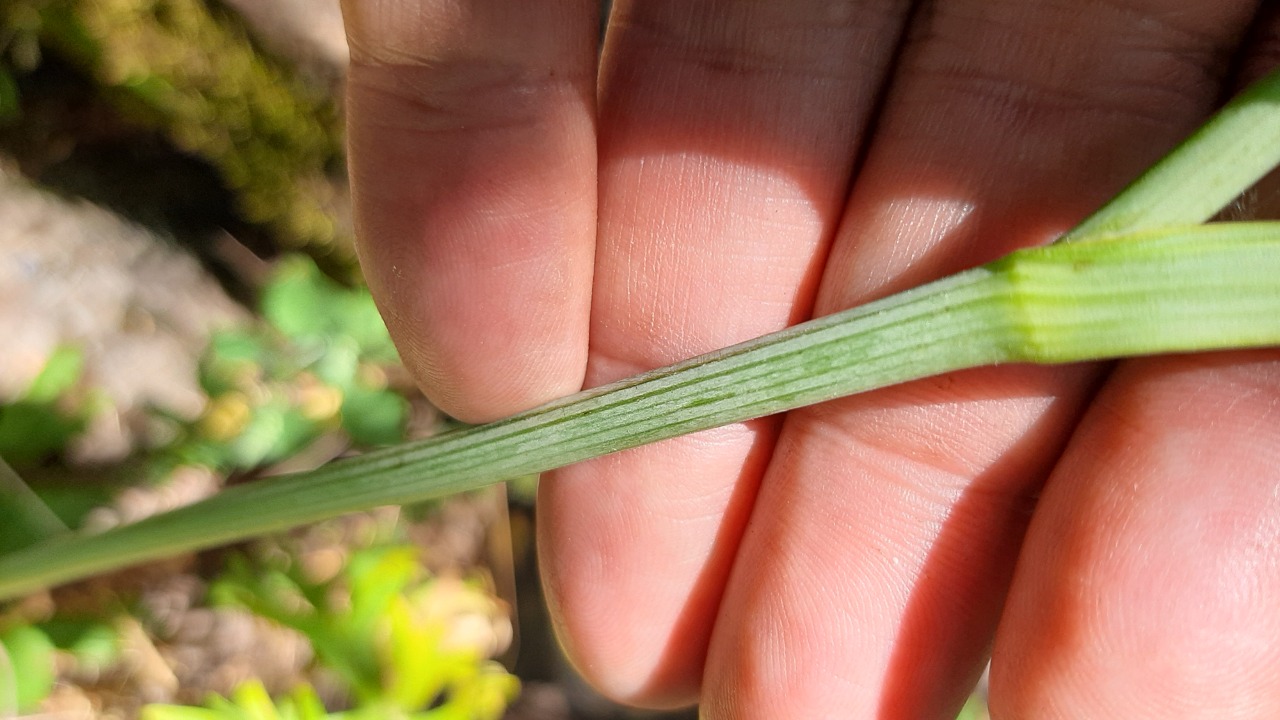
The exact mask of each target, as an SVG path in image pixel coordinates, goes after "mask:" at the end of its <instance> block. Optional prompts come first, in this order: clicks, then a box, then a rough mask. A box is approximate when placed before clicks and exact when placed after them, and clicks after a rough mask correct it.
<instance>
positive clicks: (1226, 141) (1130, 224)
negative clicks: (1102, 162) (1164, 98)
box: [1060, 70, 1280, 242]
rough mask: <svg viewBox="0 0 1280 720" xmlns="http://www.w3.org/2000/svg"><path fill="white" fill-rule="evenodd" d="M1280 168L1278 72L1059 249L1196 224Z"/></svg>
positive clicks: (1226, 109)
mask: <svg viewBox="0 0 1280 720" xmlns="http://www.w3.org/2000/svg"><path fill="white" fill-rule="evenodd" d="M1277 165H1280V70H1276V71H1273V72H1271V73H1270V74H1268V75H1266V76H1265V77H1263V78H1262V79H1261V80H1259V81H1258V82H1256V83H1254V84H1253V85H1251V86H1250V87H1249V88H1248V89H1246V90H1245V91H1244V92H1242V93H1240V94H1239V95H1237V96H1236V97H1235V98H1233V99H1232V100H1231V102H1229V103H1227V104H1226V105H1225V106H1224V107H1223V108H1222V109H1221V110H1219V111H1218V113H1217V114H1216V115H1214V116H1213V117H1212V118H1210V119H1209V121H1208V122H1207V123H1205V124H1204V125H1203V126H1202V127H1201V128H1200V129H1199V130H1197V131H1196V132H1195V133H1193V134H1192V135H1191V137H1189V138H1187V139H1186V140H1185V141H1183V142H1182V144H1181V145H1179V146H1178V147H1177V148H1175V149H1174V150H1173V152H1171V153H1169V154H1168V155H1166V156H1165V157H1164V158H1163V159H1162V160H1160V162H1158V163H1156V164H1155V165H1153V166H1152V167H1151V168H1150V169H1148V170H1147V171H1146V172H1145V173H1143V174H1142V175H1141V176H1140V177H1139V178H1138V179H1137V180H1135V181H1134V182H1133V183H1131V184H1130V185H1129V186H1128V187H1127V188H1125V189H1124V190H1122V191H1120V194H1119V195H1116V197H1115V198H1113V199H1112V200H1111V202H1108V203H1107V204H1106V206H1104V207H1103V208H1102V209H1101V210H1099V211H1097V212H1095V213H1094V214H1093V215H1090V216H1089V217H1088V218H1086V219H1085V220H1084V222H1082V223H1080V224H1079V225H1077V226H1076V227H1075V228H1073V229H1072V230H1071V232H1069V233H1067V234H1066V235H1064V236H1063V237H1062V238H1061V239H1060V242H1061V241H1072V240H1079V239H1082V238H1086V237H1090V236H1093V235H1099V234H1105V233H1117V232H1132V231H1134V230H1141V229H1145V228H1156V227H1170V226H1175V225H1194V224H1197V223H1202V222H1205V221H1207V220H1209V219H1210V218H1212V217H1213V216H1214V215H1217V214H1218V212H1219V211H1221V210H1222V208H1224V207H1226V206H1227V205H1228V204H1229V203H1231V201H1233V200H1235V199H1236V198H1237V197H1239V196H1240V194H1241V193H1242V192H1244V191H1245V190H1246V189H1248V188H1249V187H1252V186H1253V184H1254V183H1256V182H1258V180H1260V179H1262V177H1263V176H1264V175H1266V174H1267V173H1268V172H1270V171H1271V170H1272V169H1273V168H1275V167H1276V166H1277Z"/></svg>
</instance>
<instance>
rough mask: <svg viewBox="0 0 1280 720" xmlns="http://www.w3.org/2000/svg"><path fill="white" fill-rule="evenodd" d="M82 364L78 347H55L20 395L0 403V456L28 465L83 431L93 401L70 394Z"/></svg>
mask: <svg viewBox="0 0 1280 720" xmlns="http://www.w3.org/2000/svg"><path fill="white" fill-rule="evenodd" d="M83 367H84V355H83V354H82V353H81V352H80V351H79V350H77V349H75V348H71V347H62V348H59V349H57V350H55V351H54V352H53V354H52V355H50V357H49V359H48V361H46V363H45V366H44V369H43V370H41V371H40V374H39V375H37V376H36V378H35V380H33V381H32V383H31V385H30V386H29V387H28V388H27V390H26V391H25V392H23V394H22V395H21V396H20V397H18V398H17V399H16V400H14V401H13V402H11V403H9V404H3V405H0V457H3V458H5V459H6V460H8V461H9V462H11V463H13V464H14V465H18V466H22V465H31V464H33V463H35V462H37V461H39V460H42V459H44V458H46V457H48V456H50V455H55V454H57V453H59V452H61V451H62V450H63V449H65V448H66V445H67V443H68V442H69V441H70V440H71V439H72V438H73V437H75V436H76V435H77V434H79V433H80V432H81V431H82V430H84V427H85V424H86V422H87V421H88V418H89V416H90V415H91V414H92V411H93V403H91V402H87V401H85V400H84V399H83V398H77V397H73V396H72V390H74V389H75V387H76V385H77V383H79V381H80V375H81V372H82V370H83Z"/></svg>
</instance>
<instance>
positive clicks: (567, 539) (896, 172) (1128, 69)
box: [345, 0, 1280, 718]
mask: <svg viewBox="0 0 1280 720" xmlns="http://www.w3.org/2000/svg"><path fill="white" fill-rule="evenodd" d="M345 5H346V7H345V13H346V18H347V25H348V33H349V38H350V42H351V49H352V68H351V73H350V77H349V130H350V152H351V156H350V162H351V174H352V181H353V190H354V197H355V217H356V222H357V231H358V234H359V236H360V240H361V244H360V253H361V260H362V262H363V264H364V268H365V271H366V274H367V276H368V278H369V283H370V285H371V287H372V289H373V291H374V293H375V297H376V298H377V300H378V302H379V305H380V307H381V309H382V311H383V313H384V315H385V316H386V318H387V321H388V324H389V325H390V328H391V331H392V333H393V335H394V337H395V338H396V341H397V344H398V346H399V347H400V349H401V351H402V353H403V356H404V359H405V361H406V362H407V363H408V365H409V366H410V368H411V369H412V370H413V371H414V372H415V374H416V375H417V377H418V378H419V380H420V382H421V384H422V385H423V388H424V390H425V391H426V392H427V394H428V396H429V397H431V398H432V400H433V401H435V402H436V403H437V404H439V405H440V406H441V407H442V408H443V409H444V410H446V411H447V412H449V413H450V414H452V415H454V416H456V417H459V418H462V419H464V420H468V421H484V420H490V419H494V418H498V417H502V416H505V415H508V414H510V413H512V412H515V411H518V410H522V409H525V408H527V407H530V406H532V405H535V404H537V403H539V402H542V401H545V400H549V399H551V398H554V397H557V396H560V395H563V394H566V393H568V392H571V391H573V390H576V389H578V388H579V387H580V386H582V385H584V384H585V385H587V386H592V385H597V384H600V383H603V382H607V381H609V380H613V379H616V378H619V377H623V376H626V375H630V374H632V373H634V372H636V371H639V370H643V369H648V368H651V367H656V366H659V365H664V364H667V363H670V362H672V361H675V360H678V359H681V358H684V357H687V356H690V355H693V354H696V353H700V352H704V351H708V350H712V349H715V348H718V347H722V346H725V345H728V344H731V343H734V342H737V341H740V340H744V339H747V338H750V337H754V336H757V335H761V334H763V333H766V332H770V331H773V330H777V329H779V328H781V327H784V326H786V325H788V324H791V323H795V322H797V321H800V320H802V319H804V318H807V317H810V316H812V315H815V314H825V313H829V312H832V311H835V310H838V309H842V308H845V307H850V306H852V305H855V304H859V303H862V302H865V301H867V300H871V299H874V298H878V297H882V296H884V295H886V294H889V293H892V292H895V291H898V290H902V289H905V288H908V287H911V286H914V285H917V284H919V283H922V282H925V281H928V280H931V279H934V278H937V277H940V276H942V275H945V274H949V273H951V272H954V271H957V270H959V269H962V268H964V267H968V266H971V265H974V264H977V263H980V262H983V261H986V260H990V259H993V258H995V257H998V256H1000V255H1003V254H1004V253H1006V252H1008V251H1009V250H1011V249H1013V248H1016V247H1020V246H1024V245H1032V244H1038V243H1044V242H1047V241H1049V240H1051V239H1053V238H1054V237H1055V236H1056V235H1058V234H1059V233H1061V232H1063V231H1065V230H1066V229H1068V228H1069V227H1071V226H1072V225H1073V224H1074V223H1076V222H1078V221H1079V220H1080V219H1081V218H1083V217H1084V216H1085V215H1086V214H1088V213H1089V212H1090V211H1091V210H1093V209H1094V208H1096V207H1097V206H1098V205H1100V204H1101V203H1102V202H1103V201H1105V200H1106V199H1107V198H1108V197H1109V196H1111V195H1113V194H1114V193H1116V192H1117V191H1118V190H1119V189H1120V188H1121V187H1122V186H1123V185H1124V184H1125V183H1126V182H1128V181H1129V180H1131V179H1132V178H1133V177H1134V175H1135V174H1136V173H1137V172H1139V171H1140V170H1141V169H1143V168H1144V167H1146V166H1148V165H1150V164H1151V163H1152V162H1154V161H1155V160H1156V159H1158V158H1159V157H1160V156H1161V155H1162V154H1164V153H1165V152H1167V151H1168V150H1169V149H1170V148H1172V147H1173V146H1174V145H1175V144H1176V143H1177V142H1178V141H1179V140H1180V139H1181V138H1182V137H1184V136H1185V135H1186V134H1187V133H1188V132H1190V131H1191V130H1192V129H1194V128H1195V127H1196V126H1197V125H1198V124H1200V123H1201V122H1202V121H1203V120H1204V118H1205V117H1206V116H1207V115H1208V114H1209V113H1210V112H1211V111H1212V110H1213V109H1214V108H1215V107H1217V106H1218V105H1219V104H1220V103H1221V101H1222V100H1223V99H1224V98H1225V97H1226V96H1227V95H1228V94H1230V93H1231V92H1232V91H1234V90H1235V89H1237V88H1239V87H1240V86H1241V85H1242V84H1243V83H1244V82H1246V81H1247V80H1248V79H1251V78H1253V77H1256V76H1257V75H1259V74H1261V73H1262V72H1264V71H1265V70H1268V69H1270V68H1273V67H1275V66H1276V65H1277V64H1278V63H1280V12H1278V11H1277V5H1276V4H1275V3H1262V2H1258V1H1254V0H1250V1H1246V0H1197V1H1195V2H1191V1H1188V0H1108V1H1106V2H1103V1H1101V0H1077V1H1072V2H1066V1H1064V0H1057V1H1049V0H935V1H934V2H930V3H923V4H921V5H920V7H913V4H912V3H911V2H905V1H900V0H861V1H855V2H845V3H838V2H814V1H810V0H777V1H776V2H763V1H759V2H744V1H742V0H734V1H730V0H725V1H723V2H690V1H689V0H670V1H658V0H636V1H635V2H618V3H616V6H615V10H614V16H613V17H612V18H611V20H610V27H609V31H608V33H607V35H606V39H605V40H604V44H603V47H602V48H600V52H601V56H600V57H601V59H600V62H599V64H598V65H597V50H598V48H597V38H598V34H599V20H598V17H597V15H596V11H595V4H594V3H593V2H584V1H581V0H573V1H570V0H561V1H557V2H530V3H512V2H500V1H498V0H483V1H482V0H471V1H467V0H453V1H451V2H445V1H443V0H349V1H348V2H346V3H345ZM1277 428H1280V353H1277V352H1274V351H1254V352H1247V353H1233V354H1226V353H1219V354H1204V355H1197V356H1185V357H1164V358H1155V359H1146V360H1133V361H1126V362H1123V363H1120V364H1118V365H1115V366H1105V367H1102V366H1092V365H1078V366H1071V367H1055V368H1037V367H1004V368H995V369H980V370H972V371H966V372H961V373H955V374H952V375H948V376H943V377H938V378H932V379H928V380H923V381H919V382H914V383H909V384H906V385H901V386H897V387H894V388H890V389H886V390H883V391H878V392H874V393H869V394H866V395H860V396H855V397H852V398H847V399H844V400H840V401H836V402H831V403H826V404H823V405H818V406H814V407H811V408H807V409H804V410H801V411H795V412H792V413H790V414H789V415H787V416H786V417H785V418H783V417H772V418H766V419H762V420H757V421H752V422H749V423H744V424H739V425H734V426H729V427H726V428H721V429H718V430H713V431H709V432H705V433H701V434H696V435H692V436H687V437H683V438H679V439H676V440H671V441H667V442H663V443H660V444H657V445H654V446H649V447H645V448H640V449H637V450H632V451H628V452H624V453H621V454H617V455H613V456H608V457H605V458H601V459H598V460H594V461H591V462H588V463H583V464H580V465H576V466H572V467H569V468H566V469H564V470H560V471H557V472H556V473H553V474H551V475H550V476H549V477H547V478H545V480H544V482H543V483H542V486H541V488H540V497H539V504H538V512H539V549H540V554H541V560H542V563H543V572H544V576H545V578H546V589H547V595H548V599H549V601H550V603H551V607H552V612H553V615H554V618H555V621H556V625H557V628H558V630H559V632H560V637H561V640H562V641H563V643H564V644H565V646H566V648H567V649H568V651H569V652H570V655H571V656H572V658H573V660H574V662H575V664H576V665H577V667H578V668H579V669H580V670H581V671H582V672H583V674H584V675H585V676H586V677H587V678H588V679H589V680H590V681H591V682H592V683H593V684H595V685H596V686H597V687H598V688H600V689H601V690H602V691H604V692H605V693H607V694H608V695H610V696H612V697H614V698H617V699H619V700H622V701H626V702H630V703H635V704H640V705H646V706H653V707H672V706H679V705H685V704H690V703H693V702H700V703H701V707H702V712H703V714H704V715H705V716H706V717H708V718H791V717H795V718H819V717H833V718H862V717H867V718H935V717H936V718H944V717H948V716H950V715H952V714H953V713H954V712H955V710H956V709H957V708H958V707H959V705H960V704H961V702H962V701H963V698H964V696H965V695H966V693H967V692H968V691H969V689H970V688H971V687H972V685H973V682H974V680H975V679H976V677H977V675H978V673H979V672H980V671H981V668H982V665H983V663H984V661H985V660H986V659H987V657H988V656H989V655H990V656H991V658H992V663H993V665H992V676H991V693H992V696H991V702H992V710H993V713H994V714H995V715H996V716H997V717H1010V718H1030V717H1035V718H1039V717H1049V718H1056V717H1061V718H1079V717H1090V718H1112V717H1114V718H1145V717H1153V718H1166V717H1167V718H1172V717H1177V718H1193V717H1211V718H1275V717H1280V674H1278V673H1276V672H1274V670H1275V668H1276V667H1280V604H1277V603H1276V602H1275V600H1274V599H1275V598H1276V597H1280V441H1277V434H1276V433H1277Z"/></svg>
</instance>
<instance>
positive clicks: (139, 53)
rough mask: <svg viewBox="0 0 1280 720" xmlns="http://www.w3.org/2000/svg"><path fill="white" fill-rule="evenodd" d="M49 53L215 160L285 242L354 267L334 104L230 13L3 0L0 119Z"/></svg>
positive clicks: (194, 0) (120, 105)
mask: <svg viewBox="0 0 1280 720" xmlns="http://www.w3.org/2000/svg"><path fill="white" fill-rule="evenodd" d="M45 53H53V54H57V55H58V56H59V57H61V58H63V59H65V60H67V61H68V62H69V63H71V64H72V65H74V66H76V67H78V68H79V69H80V71H81V72H83V73H85V74H86V75H88V76H89V77H91V78H92V80H93V82H94V83H95V84H96V85H97V86H98V87H100V88H101V89H102V91H103V94H104V96H105V98H106V99H107V100H108V101H109V102H110V103H111V104H112V105H114V106H115V107H116V108H117V110H118V111H119V112H120V113H121V114H122V115H124V116H126V117H128V118H131V119H132V120H134V121H137V122H140V123H143V124H144V125H147V126H149V127H153V128H156V129H159V130H160V131H162V132H163V133H164V134H165V135H166V136H167V137H168V138H169V139H170V141H172V142H173V143H174V145H176V146H177V147H178V148H180V149H182V150H184V151H186V152H189V153H191V154H193V155H195V156H197V157H200V158H203V159H204V160H205V161H207V162H208V163H210V164H211V165H213V166H214V167H215V168H217V170H218V172H219V173H220V175H221V176H222V179H223V181H224V182H225V183H226V184H227V186H228V187H229V188H231V189H232V191H233V192H234V193H235V195H236V198H237V201H238V205H239V211H240V212H241V213H242V214H243V216H244V217H245V219H247V220H248V221H250V222H253V223H257V224H259V225H261V226H264V227H267V228H269V229H270V230H271V232H272V233H273V235H274V236H275V237H276V239H277V241H278V242H280V243H281V244H282V245H283V246H284V247H286V248H289V247H292V248H298V249H305V250H307V252H309V253H312V254H314V255H316V256H317V257H322V258H325V260H326V262H327V263H329V265H330V266H332V267H333V268H335V269H336V268H341V269H342V270H344V271H347V272H350V271H353V270H354V266H355V257H354V252H353V250H352V246H351V244H350V241H349V238H346V237H344V234H343V233H342V232H340V230H339V229H338V227H337V225H335V223H334V220H333V217H334V214H335V211H334V206H335V203H336V202H337V199H336V197H335V196H334V193H333V190H332V184H331V183H330V182H329V180H328V178H329V177H330V176H332V175H333V174H334V173H335V171H336V170H339V169H340V167H341V164H342V142H341V131H340V118H339V112H338V109H337V107H336V103H335V102H334V101H333V99H332V97H330V92H329V89H328V88H318V87H312V86H309V85H307V84H306V83H304V82H302V81H301V80H299V79H296V78H295V77H293V76H292V75H291V74H290V73H289V72H288V71H287V70H286V69H285V66H284V65H283V64H281V63H277V62H275V61H274V60H273V59H271V58H270V57H269V56H267V55H265V54H263V53H262V52H261V51H260V50H259V48H257V47H256V46H255V45H254V43H253V42H252V40H251V38H250V36H249V34H248V33H247V31H246V30H245V28H244V26H243V24H242V23H241V22H240V21H239V19H238V17H237V16H236V15H235V14H234V13H231V12H229V11H226V10H225V9H223V8H222V7H221V6H219V5H217V4H216V3H212V2H206V1H205V0H6V2H5V3H3V7H0V120H3V119H4V118H5V117H8V118H10V119H12V118H13V117H16V116H17V115H18V113H19V105H18V103H19V100H20V97H19V83H18V79H19V78H20V77H21V76H22V75H23V74H25V73H28V72H30V71H31V70H32V69H34V68H35V67H36V66H37V65H39V63H40V58H41V57H42V54H45Z"/></svg>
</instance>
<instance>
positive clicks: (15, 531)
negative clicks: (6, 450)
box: [0, 459, 67, 552]
mask: <svg viewBox="0 0 1280 720" xmlns="http://www.w3.org/2000/svg"><path fill="white" fill-rule="evenodd" d="M65 532H67V526H66V525H64V524H63V523H62V520H60V519H59V518H58V516H57V515H55V514H54V512H53V511H52V510H50V509H49V506H48V505H45V503H44V501H43V500H41V499H40V498H39V497H38V496H37V495H36V494H35V493H34V492H32V490H31V488H30V487H29V486H28V485H27V484H26V483H25V482H23V481H22V478H20V477H18V474H17V473H16V472H14V471H13V468H11V467H9V464H8V463H6V462H5V461H4V460H3V459H0V552H9V551H11V550H17V549H18V548H21V547H26V546H28V545H34V544H35V543H37V542H40V541H41V540H47V539H49V538H51V537H55V536H57V535H59V534H61V533H65Z"/></svg>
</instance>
